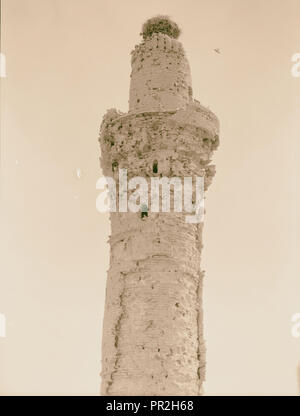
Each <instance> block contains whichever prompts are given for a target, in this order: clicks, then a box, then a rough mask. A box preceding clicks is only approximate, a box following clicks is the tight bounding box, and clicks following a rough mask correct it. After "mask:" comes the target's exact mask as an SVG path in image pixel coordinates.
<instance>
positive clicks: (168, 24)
mask: <svg viewBox="0 0 300 416" xmlns="http://www.w3.org/2000/svg"><path fill="white" fill-rule="evenodd" d="M153 33H164V34H165V35H168V36H170V38H174V39H177V38H178V37H179V35H180V33H181V30H180V29H179V27H178V25H177V23H175V22H172V20H171V19H170V18H169V16H155V17H152V18H151V19H148V20H147V21H146V22H145V23H144V24H143V27H142V33H141V35H142V36H143V38H144V39H146V38H148V37H151V36H152V35H153Z"/></svg>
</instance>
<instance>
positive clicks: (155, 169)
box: [152, 160, 158, 173]
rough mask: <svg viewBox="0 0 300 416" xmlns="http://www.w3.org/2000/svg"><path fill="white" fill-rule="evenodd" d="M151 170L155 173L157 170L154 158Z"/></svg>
mask: <svg viewBox="0 0 300 416" xmlns="http://www.w3.org/2000/svg"><path fill="white" fill-rule="evenodd" d="M152 171H153V173H157V172H158V162H157V160H155V161H154V162H153V166H152Z"/></svg>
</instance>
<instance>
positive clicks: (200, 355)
mask: <svg viewBox="0 0 300 416" xmlns="http://www.w3.org/2000/svg"><path fill="white" fill-rule="evenodd" d="M203 275H204V272H200V275H199V282H198V286H197V299H198V302H199V306H198V311H197V330H198V348H197V359H198V362H199V363H198V369H197V376H198V379H199V381H198V395H199V396H201V387H202V383H203V382H204V380H205V367H206V361H205V346H204V340H203V310H202V289H203Z"/></svg>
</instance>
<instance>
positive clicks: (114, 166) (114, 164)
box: [111, 161, 119, 172]
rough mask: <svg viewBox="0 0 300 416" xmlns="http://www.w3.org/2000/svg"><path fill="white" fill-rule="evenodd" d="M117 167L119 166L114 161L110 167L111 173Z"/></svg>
mask: <svg viewBox="0 0 300 416" xmlns="http://www.w3.org/2000/svg"><path fill="white" fill-rule="evenodd" d="M118 166H119V164H118V162H117V161H114V162H113V163H112V165H111V168H112V171H113V172H114V171H115V170H116V169H117V167H118Z"/></svg>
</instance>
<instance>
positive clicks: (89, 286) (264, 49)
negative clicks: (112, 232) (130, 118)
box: [0, 0, 300, 395]
mask: <svg viewBox="0 0 300 416" xmlns="http://www.w3.org/2000/svg"><path fill="white" fill-rule="evenodd" d="M156 14H168V15H170V16H171V17H172V18H173V19H174V20H175V21H176V22H177V23H178V24H179V25H180V27H181V28H182V35H181V37H180V39H179V40H180V41H181V42H182V43H183V45H184V47H185V50H186V52H187V56H188V58H189V62H190V65H191V71H192V78H193V91H194V96H195V98H196V99H198V100H200V102H201V103H202V104H204V105H206V106H209V107H210V108H211V109H212V110H213V111H214V112H215V114H216V115H217V116H218V118H219V120H220V125H221V133H220V142H221V144H220V147H219V149H218V150H217V152H216V153H215V158H214V163H215V164H216V167H217V174H216V176H215V178H214V181H213V183H212V185H211V187H210V189H209V191H208V193H207V198H206V202H205V203H206V211H207V214H206V218H205V232H204V251H203V256H202V258H203V259H202V267H203V268H204V269H205V271H206V277H205V286H204V306H205V308H204V314H205V316H204V318H205V338H206V341H207V360H208V362H207V381H206V383H205V392H206V394H208V395H215V394H225V395H228V394H237V395H241V394H246V395H248V394H250V395H252V394H261V395H266V394H271V395H273V394H283V395H293V394H297V391H298V390H297V374H296V368H297V365H298V363H299V362H300V338H293V337H292V335H291V327H292V324H291V318H292V316H293V314H295V313H297V312H300V296H299V292H300V277H299V266H300V264H299V263H300V261H299V254H298V251H299V249H298V248H299V243H300V237H299V235H300V234H299V231H300V221H299V215H298V213H299V211H300V198H299V195H298V190H299V186H298V178H299V174H300V163H299V162H300V160H299V159H300V156H299V153H300V144H299V130H300V114H299V113H300V78H294V77H292V75H291V67H292V63H291V57H292V55H293V54H295V53H297V52H300V32H299V15H300V1H299V0H286V1H281V0H209V1H205V2H204V1H202V0H200V1H199V0H193V1H189V0H186V1H184V2H183V1H182V0H165V1H164V2H163V5H162V2H161V1H157V0H153V1H152V2H150V1H144V0H130V1H126V2H125V1H121V0H118V1H111V0H110V1H103V0H2V25H1V35H2V36H1V43H2V45H1V46H2V48H1V49H2V52H3V53H5V55H6V63H7V77H6V78H5V79H1V188H2V203H1V206H2V207H3V211H2V217H3V218H4V221H3V225H2V229H3V232H2V233H1V235H2V237H3V238H2V241H1V244H2V246H1V254H2V261H1V277H0V279H1V280H0V312H1V313H4V314H5V316H6V320H7V328H6V335H7V336H6V338H0V394H72V395H75V394H98V392H99V384H100V377H99V372H100V353H101V347H100V345H101V331H102V318H103V310H104V296H105V280H106V270H107V269H108V255H109V251H108V245H107V239H108V236H109V221H108V216H107V215H105V214H100V213H99V212H97V211H96V207H95V201H96V197H97V190H96V181H97V179H98V178H99V176H100V175H101V171H100V168H99V156H100V151H99V145H98V131H99V126H100V123H101V119H102V116H103V114H104V113H105V111H106V109H107V108H111V107H116V108H118V109H120V110H122V111H127V109H128V91H129V74H130V51H131V50H132V49H133V48H134V45H135V44H137V43H138V42H139V41H140V36H139V33H140V30H141V26H142V24H143V22H144V21H145V20H146V19H147V18H149V17H152V16H153V15H156ZM214 48H220V51H221V53H220V54H217V53H215V52H214V50H213V49H214ZM78 169H80V170H81V177H80V178H78V175H77V170H78Z"/></svg>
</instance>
